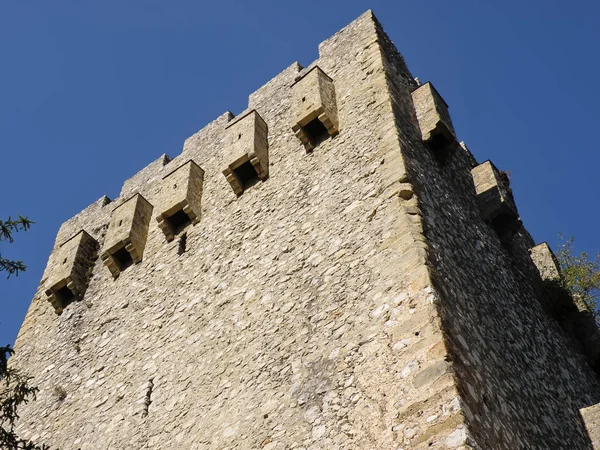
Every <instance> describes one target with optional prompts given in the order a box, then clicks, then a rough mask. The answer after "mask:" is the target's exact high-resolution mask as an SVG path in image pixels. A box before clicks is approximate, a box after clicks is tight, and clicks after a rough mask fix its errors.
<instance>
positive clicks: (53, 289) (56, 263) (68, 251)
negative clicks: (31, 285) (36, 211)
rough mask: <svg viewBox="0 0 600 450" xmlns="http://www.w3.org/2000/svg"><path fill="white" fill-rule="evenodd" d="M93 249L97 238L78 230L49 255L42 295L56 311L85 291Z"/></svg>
mask: <svg viewBox="0 0 600 450" xmlns="http://www.w3.org/2000/svg"><path fill="white" fill-rule="evenodd" d="M97 251H98V242H96V240H95V239H94V238H93V237H91V236H90V235H89V234H88V233H87V232H85V231H84V230H81V231H79V232H78V233H77V234H75V235H74V236H72V237H71V238H69V239H67V240H66V241H65V242H64V243H62V244H61V245H60V247H58V248H57V249H56V250H54V252H53V253H52V255H50V261H49V262H48V265H49V267H50V269H51V273H50V275H49V277H48V279H47V282H46V283H47V284H46V285H47V286H49V287H48V289H46V296H47V297H48V301H49V302H50V303H51V304H52V306H53V307H54V311H55V312H56V313H57V314H61V313H62V311H63V309H64V308H65V307H66V306H67V305H68V304H69V303H71V302H73V301H77V300H80V299H81V298H82V297H83V295H84V294H85V291H86V289H87V283H88V279H89V275H90V272H91V270H92V268H93V265H94V260H95V259H96V252H97Z"/></svg>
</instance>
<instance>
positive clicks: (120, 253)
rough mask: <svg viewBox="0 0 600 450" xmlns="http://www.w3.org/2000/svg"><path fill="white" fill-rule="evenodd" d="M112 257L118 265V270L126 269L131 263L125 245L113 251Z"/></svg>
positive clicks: (131, 260)
mask: <svg viewBox="0 0 600 450" xmlns="http://www.w3.org/2000/svg"><path fill="white" fill-rule="evenodd" d="M112 256H113V258H114V259H115V261H116V263H117V266H119V270H120V271H123V270H125V269H127V268H128V267H129V266H131V265H133V259H132V258H131V255H130V254H129V252H128V251H127V250H126V249H125V247H122V248H120V249H119V250H117V251H116V252H115V253H113V255H112Z"/></svg>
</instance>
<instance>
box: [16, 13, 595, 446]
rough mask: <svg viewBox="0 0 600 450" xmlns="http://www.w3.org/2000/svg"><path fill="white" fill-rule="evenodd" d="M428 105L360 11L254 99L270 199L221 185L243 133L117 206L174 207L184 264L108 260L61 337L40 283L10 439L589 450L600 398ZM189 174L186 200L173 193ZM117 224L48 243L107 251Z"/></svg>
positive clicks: (168, 167)
mask: <svg viewBox="0 0 600 450" xmlns="http://www.w3.org/2000/svg"><path fill="white" fill-rule="evenodd" d="M317 65H318V67H319V68H320V70H322V71H323V73H325V74H327V76H328V77H330V79H331V80H332V83H333V84H334V86H335V99H336V111H337V118H338V120H339V131H340V133H339V134H338V135H337V136H335V137H329V138H327V139H325V140H323V141H322V142H320V143H319V144H318V145H317V146H315V147H314V150H313V151H312V153H310V154H307V153H306V151H305V149H304V146H303V143H302V142H301V141H300V140H299V139H298V137H297V136H296V133H295V132H294V129H293V128H294V127H295V126H296V125H297V124H298V122H297V120H296V116H295V113H294V112H293V111H295V108H296V107H297V105H295V102H297V101H298V99H297V96H296V95H295V94H294V86H293V84H294V83H295V81H296V79H297V78H298V77H302V76H303V75H305V74H307V73H308V74H310V73H311V72H310V70H311V68H314V67H315V66H317ZM418 88H419V86H418V84H417V83H416V82H415V80H414V78H413V76H412V75H411V74H410V72H409V71H408V69H407V67H406V65H405V63H404V60H403V59H402V57H401V56H400V54H399V53H398V52H397V50H396V48H395V47H394V46H393V44H392V43H391V42H390V40H389V39H388V37H387V36H386V34H385V33H384V32H383V30H382V28H381V26H380V24H379V23H378V21H377V20H376V19H375V17H374V16H373V14H372V13H371V12H370V11H368V12H366V13H365V14H363V15H362V16H361V17H359V18H358V19H357V20H356V21H354V22H353V23H351V24H350V25H348V26H347V27H345V28H344V29H342V30H341V31H339V32H338V33H336V34H335V35H334V36H332V37H331V38H329V39H327V40H326V41H324V42H323V43H322V44H321V45H320V46H319V58H318V60H317V61H315V62H314V63H313V64H311V65H310V66H309V67H307V68H305V69H303V68H302V67H301V66H300V65H299V64H297V63H294V64H292V65H291V66H290V67H288V68H287V69H285V70H284V71H283V72H281V73H280V74H279V75H277V76H276V77H275V78H273V79H272V80H270V81H269V82H268V83H267V84H265V85H264V86H263V87H261V88H260V89H258V90H257V91H256V92H254V93H252V94H251V95H250V98H249V104H248V110H256V111H257V113H258V114H260V116H261V117H262V119H263V120H264V122H265V123H266V124H267V125H268V146H269V178H268V179H267V180H265V181H262V182H260V183H257V184H255V185H253V186H251V187H249V188H248V189H246V190H245V191H244V192H243V195H241V196H239V197H238V196H236V193H235V192H233V191H232V188H231V186H230V184H229V183H228V181H227V180H226V178H225V177H224V176H223V174H222V170H223V167H226V166H227V165H228V164H230V163H231V157H230V153H229V152H230V150H231V149H230V148H229V147H228V146H229V145H230V141H229V140H228V139H227V137H226V136H227V132H228V130H227V129H226V127H227V125H228V124H229V123H230V122H231V121H232V120H233V119H234V117H233V115H232V114H231V113H229V112H226V113H225V114H223V115H222V116H220V117H218V118H217V119H216V120H215V121H214V122H212V123H210V124H208V125H207V126H206V127H204V128H203V129H202V130H200V131H199V132H198V133H196V134H195V135H193V136H192V137H190V138H189V139H187V140H186V141H185V144H184V148H183V152H182V153H181V154H180V155H179V156H177V157H175V158H173V160H170V158H167V157H164V156H163V157H161V158H160V159H159V160H157V161H155V162H153V163H151V164H150V165H149V166H148V167H146V168H145V169H143V170H142V171H141V172H140V173H138V174H137V175H135V176H134V177H133V178H131V179H130V180H128V181H127V182H126V183H125V185H124V188H123V192H122V194H121V195H122V197H123V198H128V197H129V196H131V195H132V194H133V193H134V192H139V193H140V194H142V195H143V196H144V198H146V199H147V200H148V201H149V202H150V204H152V205H154V208H155V214H157V213H158V214H164V213H167V212H168V211H170V208H171V207H170V206H168V207H167V206H165V205H170V203H169V202H165V200H164V199H165V197H166V198H170V196H171V195H174V196H175V197H176V199H174V200H173V202H172V203H173V204H177V202H179V201H183V200H184V199H187V200H188V201H189V204H190V205H192V206H193V208H199V209H200V210H197V209H194V212H195V213H196V214H197V217H198V218H201V220H200V221H199V222H198V223H197V224H196V225H194V226H191V225H188V226H187V227H186V228H185V231H183V232H184V233H186V237H187V239H186V240H185V245H184V246H183V247H184V251H182V243H181V239H178V240H173V241H171V242H169V241H166V240H165V235H164V234H163V232H162V231H161V229H160V228H159V226H157V224H156V223H155V222H154V221H152V222H151V224H150V228H149V231H148V239H147V242H146V246H145V249H144V254H143V259H142V261H141V262H140V263H138V264H136V265H133V266H131V267H129V268H128V269H127V271H125V272H123V273H121V275H120V276H119V277H118V278H116V279H113V277H112V275H111V273H110V272H109V271H108V270H106V268H105V267H104V266H103V265H102V264H101V262H100V261H99V260H97V261H96V263H95V265H94V266H93V271H92V273H91V276H90V279H89V284H88V287H87V291H86V292H85V296H84V298H83V300H82V301H79V302H74V303H72V304H70V305H68V307H67V308H65V310H64V313H63V314H62V315H57V314H56V313H55V312H54V309H53V308H52V307H50V305H49V304H48V302H47V301H46V300H45V298H44V296H43V293H44V291H45V289H47V281H46V279H44V280H42V283H41V286H40V289H39V291H38V293H37V294H36V295H35V297H34V299H33V301H32V304H31V307H30V309H29V312H28V314H27V317H26V319H25V321H24V323H23V326H22V328H21V331H20V333H19V337H18V339H17V343H16V345H15V347H16V351H17V356H16V357H15V358H12V359H11V364H13V365H14V366H15V367H21V368H23V369H26V370H27V371H28V372H29V373H30V374H31V375H32V376H34V380H33V383H34V384H36V385H37V386H39V388H40V392H39V395H38V399H37V400H36V401H35V402H33V403H31V404H29V405H27V406H25V407H24V408H23V410H22V417H21V421H20V424H19V432H21V433H22V434H23V435H24V436H25V437H29V438H33V439H36V440H39V441H40V442H45V443H48V444H50V445H52V446H53V447H57V448H60V449H64V450H71V449H73V450H74V449H94V450H96V449H143V448H148V449H172V448H178V449H234V448H237V449H266V450H282V449H305V450H309V449H310V450H316V449H395V450H399V449H461V450H465V449H486V450H487V449H589V448H592V445H593V443H592V438H594V439H596V438H595V437H594V436H595V434H594V433H595V430H594V429H593V426H594V423H596V422H597V419H596V416H597V414H595V413H594V411H592V410H590V409H586V410H585V411H584V412H585V417H588V418H589V420H588V422H587V428H586V422H585V421H584V418H583V416H582V414H581V412H580V410H581V409H582V408H590V407H591V408H592V409H593V405H595V404H596V403H598V402H599V401H600V384H599V381H598V376H597V374H596V372H595V371H594V369H593V368H592V367H591V365H590V364H588V362H587V361H586V359H585V356H584V354H583V352H582V349H581V346H580V345H579V341H578V339H577V336H576V335H574V334H573V333H572V331H573V330H570V331H565V329H563V327H562V325H561V324H560V323H559V322H558V321H557V319H556V318H554V317H552V316H551V315H550V314H548V312H547V311H545V309H544V307H543V306H542V305H543V296H544V295H545V294H544V289H543V283H542V279H541V277H540V273H539V271H538V269H537V267H536V265H535V264H534V261H533V260H532V257H531V254H530V249H531V248H532V247H534V246H535V243H534V242H533V240H532V239H531V237H530V235H529V234H528V233H527V231H526V230H525V229H524V228H523V227H520V228H519V229H518V230H516V231H515V232H514V233H512V234H511V237H510V239H509V240H501V239H500V238H499V232H501V231H502V230H499V229H497V228H494V227H493V226H492V225H491V224H490V223H488V222H487V221H486V220H484V218H483V217H482V215H481V212H480V207H479V201H478V195H477V191H476V188H475V183H474V181H473V177H472V174H471V168H472V167H473V165H474V159H473V157H472V155H471V154H470V152H469V151H468V149H467V147H466V146H460V145H459V144H458V143H456V142H454V144H453V145H454V146H453V147H452V148H450V149H449V151H448V154H447V156H446V157H445V158H443V160H441V159H440V158H438V155H436V154H435V152H433V151H432V150H431V148H429V146H428V145H426V144H425V143H424V142H423V135H422V133H421V129H422V126H421V124H420V122H419V117H418V114H417V111H416V105H415V103H414V101H413V98H414V97H413V93H414V91H415V90H417V89H418ZM190 160H193V161H194V162H195V163H196V164H197V166H196V167H198V168H200V167H201V168H202V169H201V170H202V171H203V174H204V176H203V178H202V183H201V185H197V184H196V185H195V186H194V187H192V188H191V189H189V190H187V191H185V192H186V193H185V194H184V193H183V192H184V191H178V190H176V189H174V188H173V186H172V183H171V182H170V180H169V178H170V177H167V178H165V179H164V180H163V177H164V176H165V175H166V174H168V173H169V172H171V171H172V170H173V169H175V168H178V167H180V166H181V165H182V164H185V163H186V162H188V161H190ZM183 167H186V166H185V165H184V166H183ZM191 167H193V163H192V165H191V166H190V165H188V166H187V169H185V170H182V169H179V170H178V172H175V173H179V174H181V179H180V178H179V175H178V178H177V180H178V181H177V183H176V184H177V185H178V186H180V184H179V183H180V182H183V183H184V184H185V182H186V180H188V181H189V180H191V179H192V178H193V177H195V176H196V175H194V173H193V170H192V169H191ZM179 171H181V172H179ZM183 174H185V176H184V175H183ZM172 189H173V190H172ZM177 189H179V188H177ZM171 190H172V191H171ZM192 192H194V193H195V194H194V195H195V196H196V197H193V198H194V199H195V200H194V201H193V202H192V201H190V199H191V198H192V197H191V193H192ZM200 195H201V202H200V201H199V200H200V197H199V196H200ZM115 201H119V199H117V200H115ZM111 211H112V208H111V205H110V203H107V199H106V198H102V199H100V200H98V201H97V202H95V203H94V204H92V205H91V206H90V207H88V208H87V209H85V210H84V211H82V212H81V213H80V214H78V215H77V216H75V217H74V218H72V219H70V220H69V221H67V222H65V224H63V226H62V227H61V229H60V230H59V232H58V237H57V244H58V243H61V242H63V240H64V237H65V236H67V237H68V236H71V235H73V234H74V233H77V232H79V231H81V230H82V229H83V230H85V231H86V232H88V233H89V234H90V236H92V237H93V238H95V239H96V240H98V242H100V243H101V244H104V240H105V233H106V228H107V226H108V224H109V222H110V220H111V219H110V217H111ZM59 252H60V247H59V246H58V245H57V246H56V247H55V249H54V251H53V254H52V256H51V258H50V261H49V263H48V268H47V272H48V273H52V272H54V271H55V270H58V267H57V266H56V264H57V263H56V262H55V261H56V260H55V258H54V255H55V254H58V253H59ZM57 389H59V390H61V392H66V396H61V397H57V396H56V394H54V392H57ZM63 397H64V398H63Z"/></svg>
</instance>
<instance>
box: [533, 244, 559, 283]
mask: <svg viewBox="0 0 600 450" xmlns="http://www.w3.org/2000/svg"><path fill="white" fill-rule="evenodd" d="M529 253H530V254H531V260H532V261H533V263H534V264H535V266H536V267H537V270H538V272H539V273H540V277H541V278H542V280H543V281H552V280H557V279H559V278H560V269H559V267H558V262H557V261H556V257H555V256H554V253H552V250H550V246H549V245H548V244H547V243H546V242H542V243H541V244H539V245H536V246H535V247H533V248H531V249H530V250H529Z"/></svg>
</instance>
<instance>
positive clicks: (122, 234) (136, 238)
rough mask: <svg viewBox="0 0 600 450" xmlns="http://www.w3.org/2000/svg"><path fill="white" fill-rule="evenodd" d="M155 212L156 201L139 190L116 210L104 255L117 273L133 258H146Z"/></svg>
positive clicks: (133, 261)
mask: <svg viewBox="0 0 600 450" xmlns="http://www.w3.org/2000/svg"><path fill="white" fill-rule="evenodd" d="M151 216H152V205H151V204H150V203H149V202H148V200H146V199H145V198H144V197H143V196H142V195H141V194H135V195H134V196H133V197H131V198H130V199H128V200H126V201H125V202H123V203H121V204H120V205H118V206H116V207H115V209H114V210H113V212H112V216H111V219H110V224H109V226H108V231H107V232H106V238H105V240H104V247H103V249H102V252H101V257H102V261H103V262H104V265H106V267H108V269H109V270H110V272H111V273H112V275H113V276H114V277H117V276H119V274H120V273H121V270H124V269H125V268H126V267H127V266H128V264H129V262H131V263H139V262H140V261H141V260H142V256H143V254H144V247H145V246H146V239H147V237H148V226H149V225H150V218H151Z"/></svg>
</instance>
